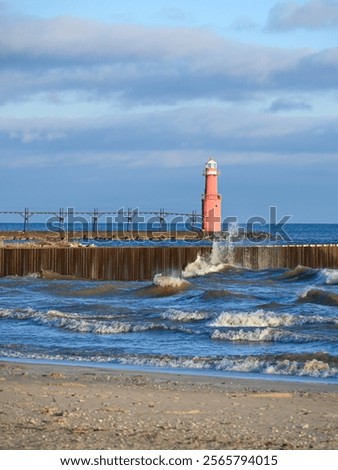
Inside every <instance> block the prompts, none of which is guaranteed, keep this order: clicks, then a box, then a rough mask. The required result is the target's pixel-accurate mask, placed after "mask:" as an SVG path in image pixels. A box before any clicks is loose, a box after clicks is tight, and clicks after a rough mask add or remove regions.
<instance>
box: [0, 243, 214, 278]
mask: <svg viewBox="0 0 338 470" xmlns="http://www.w3.org/2000/svg"><path fill="white" fill-rule="evenodd" d="M210 251H211V247H198V246H186V247H95V248H94V247H91V248H83V247H74V248H59V247H58V248H54V247H48V248H28V247H19V248H0V277H2V276H15V275H17V276H27V275H29V274H33V273H40V272H41V271H48V272H53V273H57V274H59V275H61V276H74V277H77V278H83V279H98V280H117V281H142V280H151V279H153V277H154V276H155V274H159V273H162V274H165V273H166V274H168V273H171V274H177V275H180V274H181V271H182V269H184V267H185V266H186V265H187V264H189V263H191V262H192V261H194V260H195V259H196V258H197V256H198V254H199V253H200V254H202V255H207V254H208V253H210Z"/></svg>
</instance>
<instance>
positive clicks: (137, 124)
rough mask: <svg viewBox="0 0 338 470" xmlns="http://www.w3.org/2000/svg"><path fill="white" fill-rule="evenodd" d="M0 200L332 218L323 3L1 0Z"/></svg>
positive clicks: (333, 110) (333, 73)
mask: <svg viewBox="0 0 338 470" xmlns="http://www.w3.org/2000/svg"><path fill="white" fill-rule="evenodd" d="M0 60H1V67H0V145H1V151H0V171H1V185H0V197H1V201H2V202H1V205H0V206H1V209H2V210H7V209H13V210H17V209H22V208H23V207H29V208H30V209H32V210H33V209H36V210H42V209H55V208H56V209H57V208H59V207H65V208H67V207H75V208H78V209H93V208H96V207H97V208H100V209H110V210H116V209H119V208H120V207H125V208H128V207H133V208H135V207H139V208H140V210H155V209H159V208H165V209H166V210H170V211H179V212H181V211H184V212H185V211H187V212H190V211H191V210H197V211H199V210H200V196H201V192H202V191H203V177H202V175H201V173H202V170H203V165H204V163H205V161H206V160H207V159H208V158H209V156H213V157H214V158H215V159H216V160H217V161H218V163H219V167H220V170H221V176H220V181H219V186H220V191H221V193H222V195H223V216H224V217H226V216H237V217H238V218H239V220H240V221H243V222H244V221H246V220H247V219H248V218H249V217H250V216H254V215H260V216H263V217H266V216H267V215H268V213H269V206H277V207H278V213H279V215H280V216H282V215H286V214H287V215H292V216H293V218H292V219H291V221H293V222H332V223H338V213H337V211H336V210H335V205H334V202H336V200H337V189H336V188H337V181H338V115H337V114H338V106H337V104H338V1H337V0H309V1H305V0H303V1H300V0H298V1H293V2H288V1H283V2H278V1H273V0H271V1H267V0H257V1H254V2H253V1H252V0H251V1H249V0H237V1H236V2H233V1H231V0H229V1H227V0H209V1H208V2H205V1H204V0H203V1H202V0H201V1H199V0H195V1H192V0H181V1H176V0H175V1H174V0H163V1H159V0H156V1H155V0H142V1H136V0H133V1H132V0H124V1H123V2H121V1H114V0H96V1H93V0H48V1H45V0H12V1H11V0H5V1H0Z"/></svg>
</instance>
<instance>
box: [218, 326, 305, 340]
mask: <svg viewBox="0 0 338 470" xmlns="http://www.w3.org/2000/svg"><path fill="white" fill-rule="evenodd" d="M211 339H216V340H225V341H249V342H279V343H307V342H309V341H313V337H311V336H309V335H306V334H301V333H293V332H291V331H285V330H278V329H275V328H255V329H254V330H247V329H239V330H228V331H220V330H215V331H214V332H213V333H212V335H211Z"/></svg>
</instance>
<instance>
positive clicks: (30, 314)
mask: <svg viewBox="0 0 338 470" xmlns="http://www.w3.org/2000/svg"><path fill="white" fill-rule="evenodd" d="M0 318H11V319H15V320H32V321H34V322H36V323H39V324H41V325H46V326H49V327H52V328H64V329H66V330H71V331H76V332H79V333H94V334H100V335H104V334H120V333H130V332H140V331H146V330H154V329H164V330H166V329H168V327H167V326H166V325H164V324H157V323H144V324H142V325H140V324H138V325H134V324H132V323H130V322H121V321H116V320H110V321H107V320H102V317H100V318H97V317H94V318H90V317H86V318H81V317H80V315H79V314H77V313H65V312H60V311H58V310H48V311H47V312H39V311H36V310H33V309H30V308H28V309H17V310H12V309H0ZM108 318H109V317H108Z"/></svg>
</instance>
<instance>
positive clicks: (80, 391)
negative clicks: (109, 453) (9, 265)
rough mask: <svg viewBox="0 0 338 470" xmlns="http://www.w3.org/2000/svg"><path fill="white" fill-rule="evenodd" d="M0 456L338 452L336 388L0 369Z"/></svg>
mask: <svg viewBox="0 0 338 470" xmlns="http://www.w3.org/2000/svg"><path fill="white" fill-rule="evenodd" d="M0 430H1V433H0V449H338V386H337V385H328V384H313V383H306V382H286V381H280V382H278V381H270V380H269V381H266V380H251V379H247V380H243V379H233V378H220V377H207V376H204V377H203V376H202V377H201V376H193V375H179V374H175V373H171V374H163V373H150V372H143V371H142V372H135V371H121V370H114V369H105V368H95V367H73V366H62V365H61V366H59V365H49V364H27V363H14V362H2V363H0Z"/></svg>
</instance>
